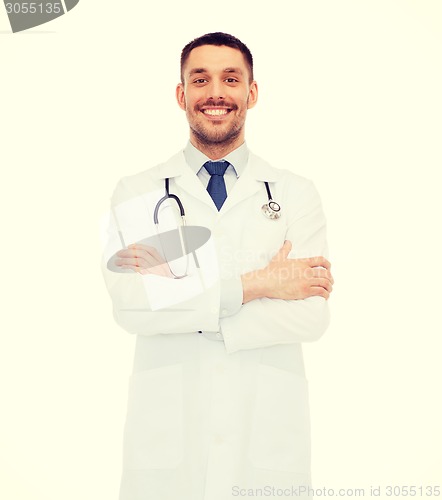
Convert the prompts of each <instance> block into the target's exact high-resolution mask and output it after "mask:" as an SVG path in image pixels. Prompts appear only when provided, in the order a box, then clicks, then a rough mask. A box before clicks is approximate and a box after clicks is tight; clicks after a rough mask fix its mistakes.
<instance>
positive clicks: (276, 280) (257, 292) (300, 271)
mask: <svg viewBox="0 0 442 500" xmlns="http://www.w3.org/2000/svg"><path fill="white" fill-rule="evenodd" d="M291 249H292V244H291V243H290V241H285V242H284V245H283V246H282V247H281V248H280V250H279V251H278V253H277V254H276V255H275V256H274V257H273V259H272V260H271V261H270V262H269V263H268V265H267V266H266V267H264V268H263V269H259V270H256V271H252V272H250V273H246V274H243V275H242V276H241V280H242V285H243V303H244V304H245V303H246V302H249V301H250V300H253V299H258V298H262V297H268V298H271V299H286V300H293V299H306V298H307V297H313V296H320V297H324V298H325V299H328V298H329V296H330V293H331V291H332V289H333V283H334V280H333V277H332V275H331V273H330V267H331V264H330V262H329V261H328V260H327V259H325V258H324V257H310V258H305V259H288V258H287V256H288V254H289V253H290V250H291Z"/></svg>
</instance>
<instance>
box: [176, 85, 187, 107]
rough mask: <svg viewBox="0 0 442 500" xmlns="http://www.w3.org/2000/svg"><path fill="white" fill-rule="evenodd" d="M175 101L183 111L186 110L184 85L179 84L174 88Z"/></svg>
mask: <svg viewBox="0 0 442 500" xmlns="http://www.w3.org/2000/svg"><path fill="white" fill-rule="evenodd" d="M176 100H177V102H178V106H179V107H180V108H181V109H182V110H183V111H185V110H186V96H185V94H184V84H183V83H179V84H178V85H177V86H176Z"/></svg>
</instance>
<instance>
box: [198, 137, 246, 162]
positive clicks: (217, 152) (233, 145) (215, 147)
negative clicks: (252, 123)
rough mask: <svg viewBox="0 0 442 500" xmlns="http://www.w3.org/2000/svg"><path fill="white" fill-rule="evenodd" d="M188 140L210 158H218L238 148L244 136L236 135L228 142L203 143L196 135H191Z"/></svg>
mask: <svg viewBox="0 0 442 500" xmlns="http://www.w3.org/2000/svg"><path fill="white" fill-rule="evenodd" d="M190 142H191V143H192V145H193V146H195V147H196V148H197V149H199V150H200V151H201V152H202V153H204V154H205V155H206V156H207V157H208V158H210V159H211V160H219V159H220V158H224V157H226V156H227V155H228V154H229V153H231V152H232V151H234V150H235V149H237V148H239V147H240V146H241V144H243V143H244V137H237V138H236V139H235V140H234V141H232V142H228V143H227V142H226V143H222V144H205V143H202V142H201V141H199V140H198V138H197V137H195V136H193V135H191V136H190Z"/></svg>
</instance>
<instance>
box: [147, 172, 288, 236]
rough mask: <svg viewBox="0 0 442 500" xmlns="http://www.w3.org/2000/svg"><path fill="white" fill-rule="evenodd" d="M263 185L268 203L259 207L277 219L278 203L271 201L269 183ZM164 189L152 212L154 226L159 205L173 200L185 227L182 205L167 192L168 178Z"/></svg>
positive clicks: (265, 182)
mask: <svg viewBox="0 0 442 500" xmlns="http://www.w3.org/2000/svg"><path fill="white" fill-rule="evenodd" d="M264 184H265V187H266V190H267V196H268V198H269V201H268V203H265V204H264V205H263V206H262V207H261V210H262V213H263V214H264V215H265V216H266V217H267V218H268V219H271V220H276V219H279V218H280V217H281V206H280V205H279V203H276V201H274V200H273V199H272V193H271V191H270V187H269V183H268V182H267V181H264ZM164 188H165V191H166V193H165V195H164V196H163V197H162V198H161V199H160V200H158V203H157V204H156V206H155V210H154V212H153V222H154V224H155V225H156V226H157V227H158V212H159V210H160V207H161V204H162V203H163V202H164V201H166V200H170V199H172V200H175V202H176V203H177V205H178V208H179V210H180V215H181V219H182V222H183V225H185V224H186V214H185V212H184V207H183V204H182V203H181V200H180V199H179V198H178V196H177V195H176V194H171V193H170V191H169V178H166V179H164Z"/></svg>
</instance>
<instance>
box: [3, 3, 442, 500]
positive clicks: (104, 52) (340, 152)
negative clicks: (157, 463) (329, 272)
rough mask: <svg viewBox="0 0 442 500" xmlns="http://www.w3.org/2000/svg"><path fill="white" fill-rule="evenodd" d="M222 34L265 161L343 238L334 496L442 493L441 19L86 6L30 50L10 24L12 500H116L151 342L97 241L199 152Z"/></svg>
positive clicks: (6, 214) (333, 336)
mask: <svg viewBox="0 0 442 500" xmlns="http://www.w3.org/2000/svg"><path fill="white" fill-rule="evenodd" d="M211 31H226V32H230V33H232V34H234V35H236V36H238V37H239V38H240V39H242V40H243V41H244V42H245V43H246V44H247V45H248V46H249V47H250V48H251V50H252V52H253V54H254V56H255V71H256V75H255V77H256V79H257V81H258V83H259V86H260V87H259V88H260V102H259V103H258V106H257V107H256V108H255V109H253V110H252V111H251V112H250V113H249V117H248V123H247V141H248V144H249V146H250V148H251V149H252V150H253V151H254V152H255V153H257V154H259V155H260V156H262V157H264V158H266V159H268V160H269V161H271V162H272V163H273V164H274V165H275V166H280V167H284V168H290V169H292V170H293V171H294V172H296V173H298V174H301V175H304V176H306V177H309V178H311V179H313V180H314V182H315V184H316V186H317V187H318V189H319V191H320V193H321V196H322V199H323V203H324V208H325V211H326V214H327V218H328V221H329V246H330V258H331V260H332V263H333V269H334V276H335V279H336V286H335V291H334V293H333V297H332V298H331V300H330V306H331V308H332V315H333V317H332V325H331V327H330V328H329V330H328V332H327V334H326V335H325V336H324V337H323V339H321V340H320V341H319V342H317V343H314V344H311V345H308V346H306V348H305V352H306V363H307V372H308V378H309V380H310V390H311V406H312V426H313V472H314V474H313V478H314V482H315V485H316V486H317V487H318V488H319V487H327V488H331V487H335V488H352V487H359V488H365V489H366V496H368V494H369V489H370V487H371V486H375V485H388V484H391V485H417V486H420V485H423V486H425V485H437V484H439V485H440V484H442V472H441V471H442V456H441V455H442V453H441V448H442V446H441V445H442V436H441V425H440V422H441V421H442V410H441V397H440V394H441V389H440V387H441V381H442V370H441V362H440V357H441V347H442V343H441V334H442V328H441V318H440V316H441V314H440V310H441V299H442V296H441V292H440V288H441V284H442V275H441V271H440V269H441V262H440V260H441V255H442V248H441V242H440V240H441V238H440V232H441V222H440V220H441V214H442V210H441V208H442V207H441V203H440V191H441V175H440V170H441V166H442V165H441V160H442V153H441V132H442V92H441V89H442V69H441V54H442V5H441V2H440V1H438V0H414V1H413V0H360V1H359V0H347V1H345V0H314V1H313V0H311V1H306V0H304V1H295V0H293V1H288V0H285V1H282V0H274V1H272V2H271V3H267V2H258V1H250V0H246V1H243V2H239V1H237V0H235V1H231V0H225V1H223V2H219V3H213V2H207V1H201V2H197V1H195V0H189V1H187V2H175V3H173V2H170V1H162V2H146V1H142V0H131V1H130V2H116V1H110V0H106V1H105V0H95V1H94V2H87V1H86V0H83V1H81V2H80V3H79V4H78V6H77V7H76V8H75V9H74V10H72V11H71V12H70V13H69V14H68V15H65V16H63V17H61V18H59V19H57V20H55V21H53V22H51V23H49V24H46V25H43V26H40V27H38V28H35V29H33V30H30V31H27V32H23V33H17V34H11V33H10V27H9V24H8V19H7V17H6V13H5V10H4V8H3V7H2V6H0V32H1V33H0V91H1V93H0V95H1V112H0V127H1V130H0V141H1V142H0V165H1V183H0V190H1V191H0V203H1V212H0V213H1V235H2V236H1V255H0V258H1V262H2V264H3V269H2V272H1V275H0V276H1V294H2V297H1V306H2V308H1V310H2V314H1V319H0V321H1V324H0V329H1V345H0V390H1V393H0V397H1V399H0V404H1V411H0V421H1V426H0V498H2V499H3V498H4V499H5V500H18V499H20V500H22V499H27V500H60V499H63V500H78V499H80V498H81V499H82V500H89V499H91V500H92V499H93V500H97V499H109V500H110V499H116V498H117V495H118V487H119V479H120V467H121V441H122V431H123V423H124V414H125V405H126V395H127V392H126V391H127V379H128V375H129V373H130V369H131V363H132V353H133V342H134V338H133V337H131V336H130V335H129V334H127V333H125V332H124V331H123V330H121V329H119V328H118V327H117V326H116V324H115V323H114V321H113V318H112V314H111V304H110V299H109V297H108V295H107V292H106V289H105V287H104V283H103V280H102V277H101V274H100V267H99V262H100V251H101V249H100V241H99V237H98V222H99V219H100V217H101V215H102V214H103V213H104V212H105V211H106V209H107V207H108V202H109V197H110V195H111V193H112V190H113V188H114V186H115V184H116V182H117V180H118V179H119V178H120V177H121V176H123V175H126V174H130V173H135V172H138V171H140V170H142V169H144V168H146V167H148V166H151V165H154V164H156V163H157V162H159V161H163V160H165V159H167V158H168V157H169V156H171V155H172V154H173V153H175V152H176V151H177V150H178V149H179V148H181V147H183V146H184V144H185V142H186V140H187V123H186V121H185V116H184V114H183V113H182V111H181V110H180V109H179V108H178V106H177V105H176V103H175V98H174V91H175V85H176V83H177V82H178V76H179V54H180V51H181V48H182V47H183V46H184V45H185V44H186V43H187V42H188V41H190V40H191V39H193V38H195V37H197V36H199V35H202V34H204V33H207V32H211ZM382 497H385V495H382Z"/></svg>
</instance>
